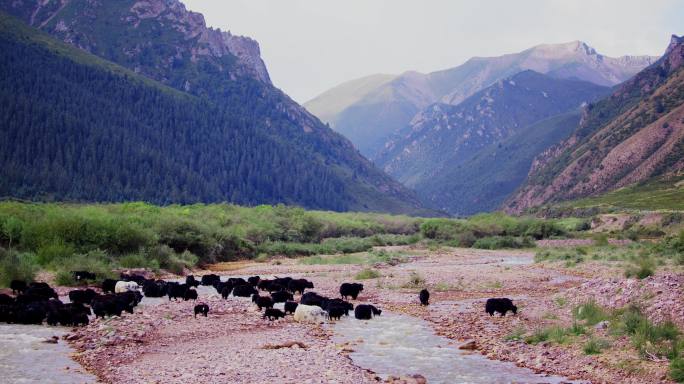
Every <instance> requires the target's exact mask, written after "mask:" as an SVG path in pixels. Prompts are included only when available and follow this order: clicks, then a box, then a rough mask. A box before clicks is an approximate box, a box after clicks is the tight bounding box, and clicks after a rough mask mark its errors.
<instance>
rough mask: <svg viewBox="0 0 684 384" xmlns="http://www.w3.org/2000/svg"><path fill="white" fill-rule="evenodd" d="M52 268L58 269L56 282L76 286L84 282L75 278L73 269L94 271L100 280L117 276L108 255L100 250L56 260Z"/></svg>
mask: <svg viewBox="0 0 684 384" xmlns="http://www.w3.org/2000/svg"><path fill="white" fill-rule="evenodd" d="M51 268H52V269H54V270H55V271H56V272H55V282H56V283H57V284H58V285H65V286H75V285H78V284H79V283H82V282H78V281H76V280H74V278H73V275H72V272H73V271H82V270H83V271H89V272H92V273H94V274H95V275H96V276H97V280H98V281H101V280H104V279H106V278H116V274H115V273H114V272H113V271H112V270H113V269H114V266H113V265H112V263H111V261H110V260H109V258H108V256H107V255H106V254H105V253H104V252H102V251H99V250H95V251H91V252H88V253H85V254H77V255H72V256H70V257H68V258H65V259H58V260H55V261H54V262H53V263H52V264H51Z"/></svg>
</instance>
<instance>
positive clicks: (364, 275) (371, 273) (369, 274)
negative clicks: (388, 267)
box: [354, 268, 380, 280]
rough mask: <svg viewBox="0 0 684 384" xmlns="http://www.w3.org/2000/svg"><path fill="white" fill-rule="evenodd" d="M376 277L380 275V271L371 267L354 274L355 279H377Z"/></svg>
mask: <svg viewBox="0 0 684 384" xmlns="http://www.w3.org/2000/svg"><path fill="white" fill-rule="evenodd" d="M378 277H380V272H378V271H376V270H375V269H371V268H366V269H363V270H361V271H359V273H357V274H356V276H354V278H355V279H356V280H368V279H377V278H378Z"/></svg>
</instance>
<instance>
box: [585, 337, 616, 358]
mask: <svg viewBox="0 0 684 384" xmlns="http://www.w3.org/2000/svg"><path fill="white" fill-rule="evenodd" d="M606 348H610V342H609V341H608V340H605V339H599V338H594V337H591V338H589V340H587V342H586V343H585V344H584V346H583V347H582V352H584V354H585V355H598V354H599V353H601V352H602V351H603V350H604V349H606Z"/></svg>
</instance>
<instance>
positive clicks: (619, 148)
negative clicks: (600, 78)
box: [505, 35, 684, 212]
mask: <svg viewBox="0 0 684 384" xmlns="http://www.w3.org/2000/svg"><path fill="white" fill-rule="evenodd" d="M682 172H684V38H683V37H678V36H675V35H673V36H672V39H671V41H670V44H669V46H668V48H667V50H666V51H665V54H664V55H663V56H662V57H661V58H660V59H659V60H658V61H656V62H655V63H654V64H652V65H651V66H649V67H648V68H646V69H644V70H643V71H641V72H639V73H638V74H637V75H635V76H634V77H633V78H631V79H630V80H628V81H627V82H625V83H624V84H622V85H620V86H619V87H618V88H617V89H616V90H615V91H614V92H613V93H612V94H611V95H610V96H609V97H607V98H605V99H603V100H601V101H599V102H597V103H595V104H592V105H590V106H589V107H588V108H587V109H586V111H585V114H584V116H583V117H582V122H581V124H580V126H579V127H578V129H577V130H576V131H575V132H574V133H573V135H572V136H570V137H569V138H568V139H567V140H565V141H563V142H561V143H560V144H558V145H556V146H554V147H552V148H549V149H548V150H546V151H545V152H544V153H542V154H541V155H539V156H538V157H537V158H536V159H535V161H534V163H533V166H532V169H531V170H530V175H529V178H528V180H527V182H526V183H525V184H523V185H522V186H521V188H520V189H519V190H518V191H517V192H516V193H515V194H514V195H513V196H512V197H511V198H510V199H508V201H507V202H506V204H505V208H506V209H507V210H508V211H511V212H522V211H523V210H525V209H528V208H531V207H535V206H539V205H542V204H546V203H550V202H556V201H563V200H569V199H576V198H582V197H588V196H597V195H600V194H602V193H605V192H608V191H611V190H615V189H618V188H622V187H625V186H628V185H630V184H634V183H639V182H646V181H650V180H652V179H654V178H659V177H660V178H662V177H670V176H676V175H678V174H680V173H682Z"/></svg>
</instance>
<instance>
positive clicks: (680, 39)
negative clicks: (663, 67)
mask: <svg viewBox="0 0 684 384" xmlns="http://www.w3.org/2000/svg"><path fill="white" fill-rule="evenodd" d="M682 44H684V36H677V35H674V34H673V35H672V37H670V44H669V45H668V46H667V49H666V50H665V56H667V55H668V54H669V53H670V52H672V51H673V50H675V49H676V48H677V47H678V46H681V45H682Z"/></svg>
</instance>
